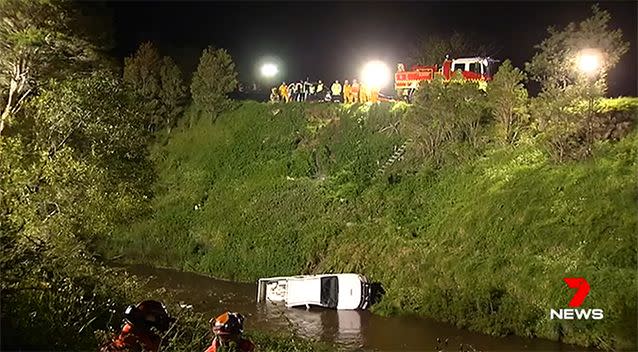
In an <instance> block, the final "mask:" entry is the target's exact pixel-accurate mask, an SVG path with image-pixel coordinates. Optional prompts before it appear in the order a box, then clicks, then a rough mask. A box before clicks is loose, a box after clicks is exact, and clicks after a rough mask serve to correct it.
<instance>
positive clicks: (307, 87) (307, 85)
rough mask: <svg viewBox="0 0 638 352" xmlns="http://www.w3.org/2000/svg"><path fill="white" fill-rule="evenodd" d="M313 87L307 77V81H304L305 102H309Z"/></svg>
mask: <svg viewBox="0 0 638 352" xmlns="http://www.w3.org/2000/svg"><path fill="white" fill-rule="evenodd" d="M311 87H312V83H310V80H309V79H308V77H306V80H305V81H303V101H306V100H308V95H309V94H310V88H311Z"/></svg>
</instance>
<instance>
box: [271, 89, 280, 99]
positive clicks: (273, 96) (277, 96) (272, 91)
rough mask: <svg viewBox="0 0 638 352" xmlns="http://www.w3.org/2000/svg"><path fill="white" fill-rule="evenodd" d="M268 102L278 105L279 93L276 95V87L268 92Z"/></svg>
mask: <svg viewBox="0 0 638 352" xmlns="http://www.w3.org/2000/svg"><path fill="white" fill-rule="evenodd" d="M270 102H271V103H278V102H279V93H277V87H273V88H272V89H271V90H270Z"/></svg>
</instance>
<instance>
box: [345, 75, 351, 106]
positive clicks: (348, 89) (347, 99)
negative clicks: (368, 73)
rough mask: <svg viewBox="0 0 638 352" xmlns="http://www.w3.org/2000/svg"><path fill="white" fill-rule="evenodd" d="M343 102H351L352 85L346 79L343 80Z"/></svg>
mask: <svg viewBox="0 0 638 352" xmlns="http://www.w3.org/2000/svg"><path fill="white" fill-rule="evenodd" d="M343 102H344V103H346V104H350V103H352V86H351V85H350V82H348V80H345V82H343Z"/></svg>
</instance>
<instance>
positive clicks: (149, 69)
mask: <svg viewBox="0 0 638 352" xmlns="http://www.w3.org/2000/svg"><path fill="white" fill-rule="evenodd" d="M123 77H124V82H126V83H127V84H128V85H129V86H130V87H131V88H132V89H133V90H134V91H135V92H136V93H137V94H138V95H139V96H140V98H141V100H142V103H143V106H144V111H145V113H146V115H147V120H148V121H147V124H148V126H147V128H148V129H149V131H157V130H159V129H161V128H164V127H165V128H167V130H168V132H169V133H170V130H171V128H172V127H173V126H174V124H175V121H176V119H177V116H178V115H179V114H180V113H181V112H182V110H183V108H184V104H185V98H186V92H185V91H186V88H185V87H184V81H183V79H182V72H181V71H180V69H179V67H177V65H176V64H175V62H174V61H173V59H172V58H170V57H168V56H165V57H163V58H162V57H160V53H159V51H158V50H157V48H156V47H155V45H153V43H151V42H145V43H142V44H141V45H140V47H139V48H138V49H137V51H136V52H135V55H133V56H131V57H127V58H126V59H124V76H123Z"/></svg>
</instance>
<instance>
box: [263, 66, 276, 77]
mask: <svg viewBox="0 0 638 352" xmlns="http://www.w3.org/2000/svg"><path fill="white" fill-rule="evenodd" d="M277 73H279V70H278V69H277V66H275V64H272V63H267V64H263V65H262V66H261V75H262V76H264V77H266V78H272V77H275V75H276V74H277Z"/></svg>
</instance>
